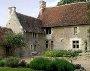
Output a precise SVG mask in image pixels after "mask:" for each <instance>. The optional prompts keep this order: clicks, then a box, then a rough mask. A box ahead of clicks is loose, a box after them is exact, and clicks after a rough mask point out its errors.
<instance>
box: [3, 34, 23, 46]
mask: <svg viewBox="0 0 90 71" xmlns="http://www.w3.org/2000/svg"><path fill="white" fill-rule="evenodd" d="M24 44H25V42H24V38H23V36H22V35H21V34H8V35H6V36H5V37H4V41H3V45H7V46H8V45H9V46H11V47H22V46H24Z"/></svg>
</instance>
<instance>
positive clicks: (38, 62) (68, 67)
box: [30, 57, 74, 71]
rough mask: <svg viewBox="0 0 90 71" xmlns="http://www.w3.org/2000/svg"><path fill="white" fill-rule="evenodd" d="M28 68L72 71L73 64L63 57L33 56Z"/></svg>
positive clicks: (45, 70) (47, 70)
mask: <svg viewBox="0 0 90 71" xmlns="http://www.w3.org/2000/svg"><path fill="white" fill-rule="evenodd" d="M30 68H32V69H35V70H44V71H74V65H73V64H71V63H70V62H68V61H66V60H64V59H54V58H53V59H49V58H42V57H40V58H35V59H33V60H32V61H31V62H30Z"/></svg>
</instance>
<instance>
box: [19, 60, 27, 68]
mask: <svg viewBox="0 0 90 71" xmlns="http://www.w3.org/2000/svg"><path fill="white" fill-rule="evenodd" d="M26 65H27V63H26V61H25V60H21V61H20V62H19V66H20V67H26Z"/></svg>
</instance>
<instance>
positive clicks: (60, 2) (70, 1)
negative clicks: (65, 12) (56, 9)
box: [57, 0, 86, 6]
mask: <svg viewBox="0 0 90 71" xmlns="http://www.w3.org/2000/svg"><path fill="white" fill-rule="evenodd" d="M74 2H86V0H60V1H59V2H58V4H57V6H59V5H63V4H69V3H74Z"/></svg>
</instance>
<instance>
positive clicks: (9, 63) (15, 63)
mask: <svg viewBox="0 0 90 71" xmlns="http://www.w3.org/2000/svg"><path fill="white" fill-rule="evenodd" d="M18 64H19V59H18V58H16V57H10V58H7V59H6V66H8V67H13V68H14V67H18Z"/></svg>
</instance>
